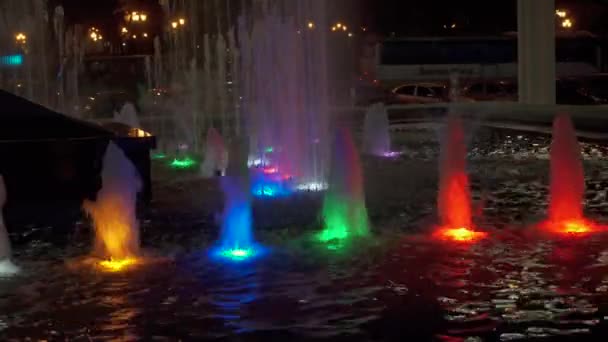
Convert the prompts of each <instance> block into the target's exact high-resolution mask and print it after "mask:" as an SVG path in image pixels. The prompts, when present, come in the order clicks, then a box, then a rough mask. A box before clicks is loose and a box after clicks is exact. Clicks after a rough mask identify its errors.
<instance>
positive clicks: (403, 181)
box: [0, 132, 608, 341]
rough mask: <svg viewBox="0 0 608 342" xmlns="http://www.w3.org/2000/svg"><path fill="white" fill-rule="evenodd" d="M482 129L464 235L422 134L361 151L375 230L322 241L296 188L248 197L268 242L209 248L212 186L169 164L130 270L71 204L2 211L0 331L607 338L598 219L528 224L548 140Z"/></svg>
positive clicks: (601, 171) (114, 336) (591, 159)
mask: <svg viewBox="0 0 608 342" xmlns="http://www.w3.org/2000/svg"><path fill="white" fill-rule="evenodd" d="M427 133H428V132H427ZM482 133H483V132H482ZM411 136H415V135H414V134H413V133H412V135H411ZM429 136H433V134H430V135H429ZM479 136H482V137H485V138H487V140H486V143H484V144H479V143H476V142H474V143H473V144H474V146H473V148H472V153H471V155H470V162H469V167H470V171H471V180H472V187H473V194H474V197H475V199H476V201H475V203H476V204H475V205H476V206H477V207H478V212H477V215H476V222H477V223H478V224H479V226H480V228H483V229H487V230H488V231H489V233H490V234H489V238H488V239H486V240H483V241H480V242H478V243H475V244H458V243H446V242H440V241H436V240H433V239H432V238H431V237H430V233H429V232H430V230H431V227H432V222H433V219H432V218H433V215H434V207H435V194H436V183H437V169H436V168H437V164H436V160H435V158H436V146H435V145H434V144H431V143H429V144H428V146H419V147H417V148H416V153H413V152H412V153H410V154H406V156H405V157H404V158H402V159H400V160H395V161H387V160H366V163H365V164H366V165H365V174H366V191H367V194H366V196H367V203H368V207H369V211H370V216H371V218H372V225H373V237H370V238H367V239H364V240H362V241H353V242H352V243H351V244H347V245H345V246H343V247H342V248H338V249H334V250H330V249H327V248H326V246H323V245H320V244H318V243H316V242H314V241H313V240H312V239H311V234H312V232H314V231H315V230H316V229H319V228H320V227H319V225H318V223H316V221H315V212H316V210H317V209H318V202H319V201H318V196H315V195H303V196H301V197H298V198H295V199H290V200H285V201H279V202H267V201H258V202H257V203H256V204H255V210H256V225H257V232H256V235H257V236H258V239H259V240H261V242H262V243H263V244H264V245H266V246H268V247H269V249H268V251H267V253H266V254H265V255H263V256H261V257H260V258H258V259H255V260H253V261H250V262H244V263H236V264H234V263H233V264H231V263H222V262H217V261H216V260H212V259H210V258H209V257H208V255H207V252H206V249H207V248H208V247H209V246H210V245H211V244H212V242H213V241H214V239H215V238H216V237H217V225H216V222H215V218H214V212H216V211H217V210H218V208H219V207H218V205H219V204H218V203H221V200H220V199H218V198H219V195H218V193H217V187H216V185H215V184H214V183H213V182H204V181H200V180H197V179H196V178H192V177H190V176H184V177H183V179H181V180H180V179H179V177H178V176H175V175H170V174H169V173H166V174H164V175H163V177H164V178H163V177H158V179H157V183H156V194H155V201H154V202H153V203H152V204H151V205H150V207H148V208H143V209H142V210H141V215H140V217H141V218H142V240H143V245H144V247H145V248H146V249H147V250H148V251H149V252H150V253H151V254H154V255H156V256H157V257H154V258H148V260H147V261H146V262H145V263H144V264H142V265H139V266H137V267H134V268H133V269H130V270H128V271H126V272H121V273H105V272H101V271H99V270H96V269H95V268H93V267H90V266H87V265H84V264H83V259H82V256H83V255H86V254H87V253H88V251H89V249H90V245H91V234H90V227H89V224H88V223H87V222H82V221H80V219H78V218H76V219H72V217H74V216H75V217H78V215H69V214H68V213H66V214H65V215H63V216H62V215H58V216H62V217H68V218H70V219H69V220H67V222H63V223H57V224H55V223H54V222H49V223H48V224H46V225H43V224H40V223H38V224H36V225H23V226H19V227H15V226H9V230H10V231H11V239H12V240H13V242H14V244H15V260H16V262H17V263H19V264H20V265H21V266H22V267H23V269H24V272H23V273H22V274H21V275H20V276H18V277H15V278H12V279H3V280H0V309H1V310H0V340H2V341H4V340H7V341H10V340H14V341H23V340H27V339H31V340H51V341H54V340H57V341H66V340H69V341H89V340H98V341H106V340H116V341H135V340H157V341H178V340H181V341H198V340H226V341H233V340H236V341H241V340H253V341H275V340H276V341H300V340H312V339H316V340H328V341H329V340H331V341H340V340H365V341H433V340H438V341H511V340H524V339H525V340H530V339H532V340H539V341H553V340H557V341H561V340H563V341H586V340H603V339H604V338H605V336H608V322H607V321H606V320H607V319H608V233H597V234H592V235H589V236H583V237H577V238H567V237H566V238H564V237H560V236H550V235H546V234H544V233H542V232H539V231H538V230H535V229H534V228H533V227H532V225H533V223H534V222H537V221H538V220H540V219H541V218H542V217H543V216H544V211H545V209H546V202H547V199H546V195H547V184H548V178H547V177H548V176H547V175H548V161H547V160H546V156H548V149H547V146H548V140H547V139H545V138H539V137H534V136H523V135H522V136H510V135H504V134H502V135H500V134H498V135H496V134H489V133H488V134H485V135H484V134H479ZM412 139H414V138H412ZM415 139H416V142H420V141H421V140H420V139H419V136H416V138H415ZM429 140H432V139H430V138H429ZM488 141H489V143H488ZM509 141H510V142H509ZM403 143H404V145H405V146H408V142H407V141H406V142H403ZM475 144H478V145H475ZM535 144H536V145H535ZM409 146H412V144H409ZM478 146H484V148H483V149H484V150H483V152H479V151H480V150H481V148H480V147H478ZM584 148H585V149H587V152H586V154H585V159H586V162H585V168H586V176H587V194H586V203H585V205H586V210H587V215H589V216H590V217H591V218H593V219H595V220H598V221H606V220H607V219H608V214H606V213H607V212H606V210H607V209H608V200H607V198H606V186H607V185H608V168H606V166H607V165H608V164H606V162H605V157H604V152H603V151H605V149H604V147H602V146H599V145H594V144H586V145H584ZM420 151H428V153H426V154H424V153H421V152H420ZM277 208H279V209H277ZM482 208H483V210H482Z"/></svg>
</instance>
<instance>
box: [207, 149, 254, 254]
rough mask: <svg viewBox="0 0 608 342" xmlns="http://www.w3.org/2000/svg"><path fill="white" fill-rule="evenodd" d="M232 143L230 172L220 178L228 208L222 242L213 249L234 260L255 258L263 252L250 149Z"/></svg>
mask: <svg viewBox="0 0 608 342" xmlns="http://www.w3.org/2000/svg"><path fill="white" fill-rule="evenodd" d="M234 145H236V146H231V151H230V156H232V157H231V158H230V162H229V165H228V168H227V170H226V176H225V177H222V178H220V186H221V189H222V192H223V193H224V211H223V213H222V226H221V234H220V239H219V243H218V246H217V247H216V248H213V249H212V251H211V254H212V256H215V257H221V258H223V259H226V260H231V261H243V260H247V259H251V258H252V257H255V256H256V255H258V254H259V252H260V251H261V247H260V246H258V245H256V243H255V241H254V238H253V222H252V221H253V219H252V209H251V196H250V194H249V191H250V190H249V189H250V188H249V170H248V169H247V154H246V153H243V152H244V151H247V149H246V148H244V147H243V146H239V145H243V144H239V142H235V143H234Z"/></svg>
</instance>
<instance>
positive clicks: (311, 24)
mask: <svg viewBox="0 0 608 342" xmlns="http://www.w3.org/2000/svg"><path fill="white" fill-rule="evenodd" d="M308 28H309V29H311V30H312V29H314V28H315V23H313V22H312V21H309V22H308Z"/></svg>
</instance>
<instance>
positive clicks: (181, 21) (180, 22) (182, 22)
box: [178, 18, 186, 26]
mask: <svg viewBox="0 0 608 342" xmlns="http://www.w3.org/2000/svg"><path fill="white" fill-rule="evenodd" d="M178 21H179V24H180V25H181V26H184V25H185V24H186V19H184V18H179V20H178Z"/></svg>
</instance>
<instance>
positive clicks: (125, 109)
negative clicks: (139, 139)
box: [114, 102, 141, 128]
mask: <svg viewBox="0 0 608 342" xmlns="http://www.w3.org/2000/svg"><path fill="white" fill-rule="evenodd" d="M114 121H116V122H120V123H122V124H125V125H127V126H130V127H136V128H139V127H141V125H140V124H139V118H138V117H137V109H135V106H134V105H133V104H132V103H131V102H127V103H125V104H124V105H123V106H122V108H121V109H120V112H118V113H114Z"/></svg>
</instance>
